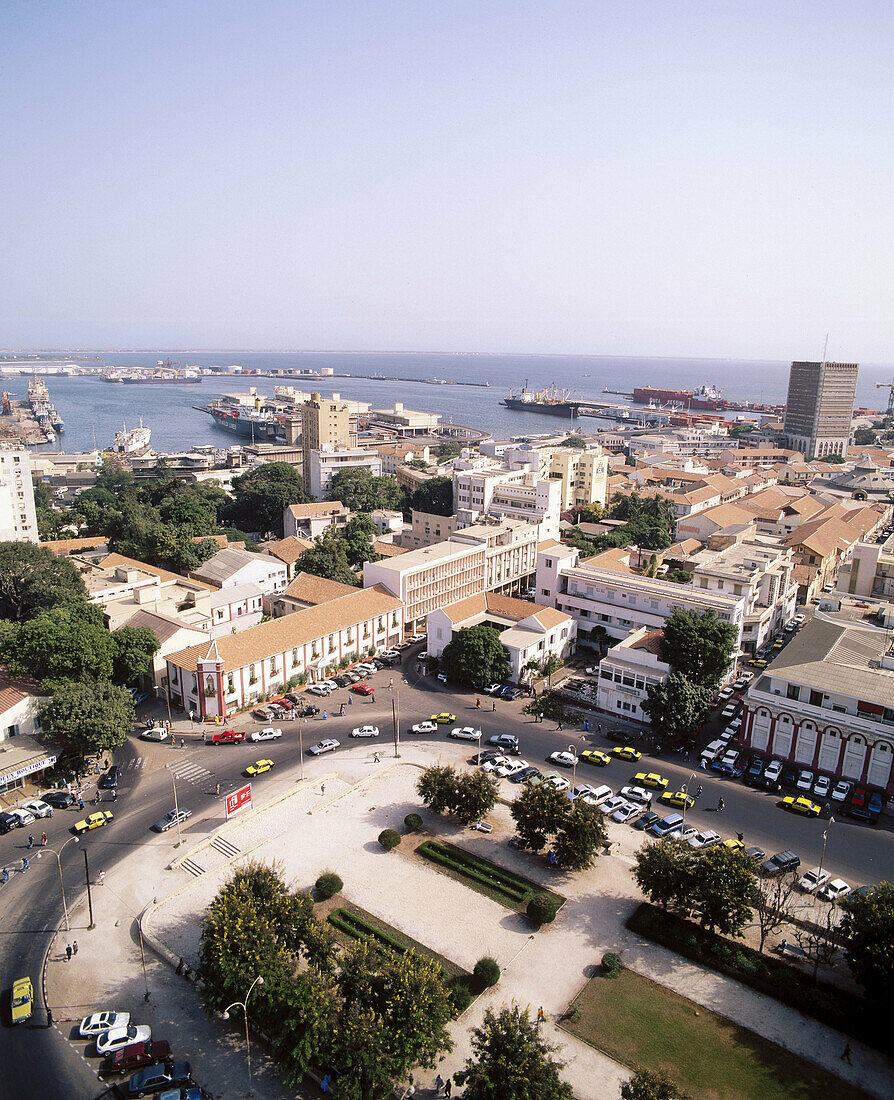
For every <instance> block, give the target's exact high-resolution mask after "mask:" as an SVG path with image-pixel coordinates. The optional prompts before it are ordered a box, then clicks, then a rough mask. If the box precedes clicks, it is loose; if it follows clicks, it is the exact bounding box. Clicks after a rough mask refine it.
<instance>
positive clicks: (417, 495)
mask: <svg viewBox="0 0 894 1100" xmlns="http://www.w3.org/2000/svg"><path fill="white" fill-rule="evenodd" d="M409 507H410V508H411V509H413V511H416V512H431V513H432V514H433V515H436V516H452V515H453V478H450V477H432V478H429V480H428V481H423V482H422V484H421V485H420V486H419V488H418V489H414V490H413V492H412V493H411V494H410V500H409Z"/></svg>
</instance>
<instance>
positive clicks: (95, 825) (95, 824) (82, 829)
mask: <svg viewBox="0 0 894 1100" xmlns="http://www.w3.org/2000/svg"><path fill="white" fill-rule="evenodd" d="M112 817H113V814H112V811H111V810H100V812H99V813H95V814H90V815H89V816H88V817H85V818H84V819H83V821H76V822H75V823H74V825H72V829H73V830H74V832H76V833H89V832H90V831H91V830H92V829H101V828H102V827H103V825H108V823H109V822H110V821H111V820H112Z"/></svg>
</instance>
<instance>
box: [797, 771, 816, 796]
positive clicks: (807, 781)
mask: <svg viewBox="0 0 894 1100" xmlns="http://www.w3.org/2000/svg"><path fill="white" fill-rule="evenodd" d="M814 782H815V780H814V775H813V772H808V771H803V772H799V773H798V783H797V787H798V790H799V791H807V792H808V793H809V792H810V791H812V790H813V784H814Z"/></svg>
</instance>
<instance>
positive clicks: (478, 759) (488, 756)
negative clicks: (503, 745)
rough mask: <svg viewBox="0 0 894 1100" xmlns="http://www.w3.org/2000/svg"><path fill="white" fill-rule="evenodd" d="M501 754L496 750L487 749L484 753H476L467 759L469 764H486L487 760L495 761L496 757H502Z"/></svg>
mask: <svg viewBox="0 0 894 1100" xmlns="http://www.w3.org/2000/svg"><path fill="white" fill-rule="evenodd" d="M502 755H503V753H501V752H497V750H496V749H487V751H486V752H479V753H476V754H475V755H474V756H471V757H469V763H470V764H486V763H487V762H488V760H496V758H497V757H498V756H502Z"/></svg>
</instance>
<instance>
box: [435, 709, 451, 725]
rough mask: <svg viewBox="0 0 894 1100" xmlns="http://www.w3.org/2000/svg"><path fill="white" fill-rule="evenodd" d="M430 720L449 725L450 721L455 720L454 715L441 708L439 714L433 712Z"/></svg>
mask: <svg viewBox="0 0 894 1100" xmlns="http://www.w3.org/2000/svg"><path fill="white" fill-rule="evenodd" d="M431 720H432V721H433V722H437V723H438V725H439V726H449V725H450V723H451V722H455V721H456V715H455V714H451V713H450V712H449V711H446V710H442V711H441V713H440V714H433V715H432V716H431Z"/></svg>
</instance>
